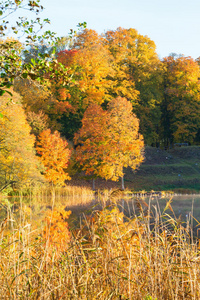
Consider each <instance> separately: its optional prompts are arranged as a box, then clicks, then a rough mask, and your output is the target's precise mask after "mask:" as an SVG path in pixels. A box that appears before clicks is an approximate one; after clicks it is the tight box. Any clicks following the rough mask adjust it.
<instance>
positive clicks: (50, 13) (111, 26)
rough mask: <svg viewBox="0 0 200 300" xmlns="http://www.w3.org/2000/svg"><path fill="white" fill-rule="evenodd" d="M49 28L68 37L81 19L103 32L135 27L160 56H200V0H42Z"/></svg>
mask: <svg viewBox="0 0 200 300" xmlns="http://www.w3.org/2000/svg"><path fill="white" fill-rule="evenodd" d="M41 4H42V5H43V6H44V7H45V10H44V11H43V13H42V15H41V16H42V17H47V18H49V19H50V20H51V26H50V27H48V29H51V30H52V31H54V32H56V33H57V35H58V36H66V35H68V33H69V32H70V29H71V28H72V29H74V30H75V29H76V26H77V24H78V23H79V22H87V27H88V28H90V29H94V30H96V31H97V32H98V33H99V34H101V33H104V32H105V31H107V30H115V29H116V28H117V27H122V28H126V29H128V28H135V29H136V30H137V31H138V32H139V33H140V34H142V35H147V36H148V37H149V38H150V39H151V40H153V41H154V42H155V44H156V46H157V53H158V55H159V57H160V58H163V57H165V56H168V55H169V54H170V53H177V54H183V55H185V56H191V57H193V58H194V59H196V58H197V57H199V56H200V0H192V1H188V0H120V1H119V0H56V1H55V0H41Z"/></svg>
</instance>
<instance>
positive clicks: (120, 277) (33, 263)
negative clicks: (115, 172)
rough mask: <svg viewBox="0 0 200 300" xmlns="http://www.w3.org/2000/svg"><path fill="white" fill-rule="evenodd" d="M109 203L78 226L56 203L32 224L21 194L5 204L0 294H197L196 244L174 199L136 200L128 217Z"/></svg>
mask: <svg viewBox="0 0 200 300" xmlns="http://www.w3.org/2000/svg"><path fill="white" fill-rule="evenodd" d="M53 201H55V199H53ZM114 202H115V201H112V204H111V205H110V206H107V207H105V208H104V209H102V210H101V211H98V210H94V211H93V213H91V214H90V215H87V214H82V217H81V219H80V221H79V223H78V224H77V223H76V225H73V223H72V221H71V220H70V213H69V212H66V211H65V210H64V207H61V206H60V208H58V207H55V208H54V210H53V209H52V210H48V213H44V218H43V221H42V222H40V224H36V223H35V222H34V218H33V216H32V214H33V212H32V210H31V208H30V207H29V206H28V205H27V204H24V201H23V198H21V202H20V206H19V207H18V211H17V212H13V211H12V209H10V208H9V206H8V205H7V207H6V205H5V204H4V205H2V210H4V213H5V214H6V215H5V218H4V220H3V222H2V224H1V229H0V295H1V299H106V300H107V299H134V300H135V299H136V300H137V299H138V300H141V299H144V300H156V299H157V300H160V299H166V300H170V299H178V300H179V299H200V252H199V242H198V239H195V238H194V237H193V235H192V231H191V226H190V224H189V222H187V223H182V222H181V220H179V219H177V218H176V217H175V216H174V217H172V216H170V215H169V214H168V213H167V211H168V210H170V211H171V212H172V214H173V209H172V207H171V201H168V202H167V205H166V208H165V209H164V211H163V212H160V211H159V208H158V207H157V206H154V207H150V203H146V202H145V203H144V201H143V200H141V199H140V200H139V199H135V200H134V204H133V205H134V210H135V213H134V214H132V216H128V214H127V213H126V212H125V211H124V212H123V211H122V209H121V210H120V209H119V205H117V203H114ZM52 207H53V205H52ZM167 209H168V210H167ZM69 224H70V225H69Z"/></svg>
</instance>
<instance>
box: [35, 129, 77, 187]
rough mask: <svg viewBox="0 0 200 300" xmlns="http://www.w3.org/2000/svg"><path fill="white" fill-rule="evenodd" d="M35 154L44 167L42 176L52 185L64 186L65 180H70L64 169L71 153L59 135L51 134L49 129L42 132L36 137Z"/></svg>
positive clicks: (57, 133) (56, 133) (56, 132)
mask: <svg viewBox="0 0 200 300" xmlns="http://www.w3.org/2000/svg"><path fill="white" fill-rule="evenodd" d="M36 150H37V153H38V154H39V155H40V160H41V162H42V164H43V166H44V169H45V170H44V175H45V177H46V179H47V180H48V181H49V182H52V183H53V184H54V185H64V183H65V180H69V179H71V178H70V176H69V175H68V173H67V172H66V168H67V165H68V161H69V158H70V154H71V151H70V150H69V148H68V143H67V141H64V140H63V139H62V138H61V137H60V133H59V132H58V131H55V132H54V133H53V134H52V133H51V130H50V129H47V130H44V131H43V132H42V133H41V134H40V135H39V137H38V142H37V145H36Z"/></svg>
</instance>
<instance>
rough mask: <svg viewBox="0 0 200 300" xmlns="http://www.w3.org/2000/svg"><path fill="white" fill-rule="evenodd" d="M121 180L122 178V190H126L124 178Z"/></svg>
mask: <svg viewBox="0 0 200 300" xmlns="http://www.w3.org/2000/svg"><path fill="white" fill-rule="evenodd" d="M121 178H122V190H124V176H122V177H121Z"/></svg>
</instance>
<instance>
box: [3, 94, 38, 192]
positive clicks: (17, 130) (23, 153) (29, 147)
mask: <svg viewBox="0 0 200 300" xmlns="http://www.w3.org/2000/svg"><path fill="white" fill-rule="evenodd" d="M12 94H13V96H12V100H11V99H9V95H8V94H4V95H3V96H2V97H1V102H0V113H1V117H0V128H1V130H0V190H3V189H5V188H6V187H8V186H9V185H12V184H19V183H20V184H23V183H27V182H30V181H33V180H36V179H37V180H41V179H42V176H41V175H40V172H39V170H38V166H39V161H38V159H37V157H36V156H35V150H34V143H35V137H34V136H33V135H31V134H30V130H31V128H30V126H29V125H28V123H27V120H26V116H25V113H24V110H23V107H22V105H21V104H20V97H19V95H18V94H17V93H15V92H13V91H12Z"/></svg>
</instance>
